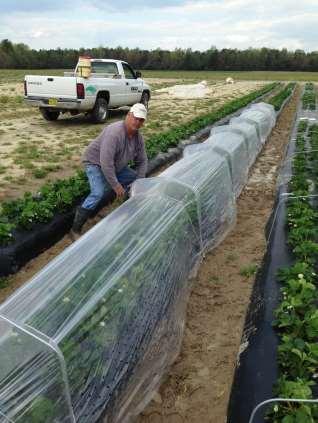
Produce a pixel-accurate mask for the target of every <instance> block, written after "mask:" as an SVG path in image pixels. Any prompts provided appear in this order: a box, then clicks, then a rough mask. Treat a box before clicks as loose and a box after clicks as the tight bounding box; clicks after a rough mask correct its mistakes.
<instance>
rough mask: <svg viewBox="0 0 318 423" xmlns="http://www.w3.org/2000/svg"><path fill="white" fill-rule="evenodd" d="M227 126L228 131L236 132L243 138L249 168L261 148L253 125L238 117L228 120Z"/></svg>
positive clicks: (261, 145)
mask: <svg viewBox="0 0 318 423" xmlns="http://www.w3.org/2000/svg"><path fill="white" fill-rule="evenodd" d="M228 126H229V129H230V130H233V131H235V132H238V133H239V134H241V135H242V136H244V139H245V142H246V145H247V150H248V156H249V167H251V166H252V165H253V163H254V162H255V160H256V158H257V156H258V154H259V152H260V151H261V149H262V147H263V144H262V142H261V140H260V138H259V136H258V133H257V130H256V126H255V124H252V123H249V122H247V121H246V120H244V119H241V118H240V117H234V118H232V119H231V120H230V123H229V125H228Z"/></svg>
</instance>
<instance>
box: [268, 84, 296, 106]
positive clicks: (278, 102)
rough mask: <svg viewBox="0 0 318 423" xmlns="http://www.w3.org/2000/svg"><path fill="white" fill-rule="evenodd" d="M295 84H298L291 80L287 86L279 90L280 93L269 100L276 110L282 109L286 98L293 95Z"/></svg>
mask: <svg viewBox="0 0 318 423" xmlns="http://www.w3.org/2000/svg"><path fill="white" fill-rule="evenodd" d="M295 86H296V83H295V82H290V83H289V84H287V85H286V87H284V88H283V89H282V90H281V91H279V93H278V94H276V95H275V96H274V97H272V98H271V99H270V100H269V101H268V103H269V104H272V105H273V106H274V108H275V110H276V111H278V110H280V109H281V107H282V104H283V103H284V101H285V100H286V98H288V97H289V96H290V95H291V93H292V92H293V89H294V88H295Z"/></svg>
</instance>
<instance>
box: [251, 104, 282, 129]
mask: <svg viewBox="0 0 318 423" xmlns="http://www.w3.org/2000/svg"><path fill="white" fill-rule="evenodd" d="M249 109H250V110H261V111H262V112H264V113H265V114H266V115H267V116H268V118H269V120H270V122H271V129H273V128H274V126H275V124H276V112H275V107H274V106H273V105H272V104H269V103H263V102H261V103H254V104H252V105H251V106H250V108H249Z"/></svg>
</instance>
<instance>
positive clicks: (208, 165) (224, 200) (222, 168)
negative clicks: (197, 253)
mask: <svg viewBox="0 0 318 423" xmlns="http://www.w3.org/2000/svg"><path fill="white" fill-rule="evenodd" d="M169 182H170V183H173V184H174V185H176V183H178V184H181V185H184V186H185V187H188V188H189V189H190V190H192V191H193V192H194V194H195V198H196V201H197V209H198V214H199V219H200V228H201V238H202V249H203V251H207V250H208V249H210V248H213V247H215V246H216V245H218V243H219V242H221V241H222V239H223V238H224V237H225V236H226V235H227V233H228V232H229V231H230V230H231V229H232V227H233V225H234V224H235V218H236V204H235V195H234V191H233V186H232V180H231V175H230V169H229V166H228V163H227V161H226V159H225V158H224V157H221V156H220V155H219V154H217V153H216V152H214V151H212V152H211V154H204V153H203V154H201V153H197V154H193V155H191V156H188V157H184V158H183V159H181V160H179V161H178V162H176V163H174V164H173V165H172V166H170V167H169V168H167V169H166V170H165V171H164V172H162V173H161V174H160V175H159V176H158V177H157V178H151V180H149V179H138V180H137V181H136V182H135V183H134V185H133V188H132V195H136V194H137V193H147V192H148V193H151V194H152V195H153V193H154V191H155V192H158V193H160V192H162V191H163V192H166V190H167V186H168V185H169ZM171 191H172V189H171V188H170V195H172V196H174V194H173V193H172V192H171Z"/></svg>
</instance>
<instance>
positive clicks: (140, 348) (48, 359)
mask: <svg viewBox="0 0 318 423" xmlns="http://www.w3.org/2000/svg"><path fill="white" fill-rule="evenodd" d="M189 213H191V205H190V206H189V204H186V203H184V202H182V201H176V200H175V199H171V198H169V197H164V196H161V195H159V194H158V195H157V196H155V197H152V196H149V197H141V196H137V197H135V198H132V199H130V200H129V201H127V202H126V203H124V204H123V205H122V206H121V207H119V208H118V209H117V210H115V211H114V212H113V213H111V214H110V215H109V216H107V217H106V218H105V219H104V220H103V221H101V222H100V223H99V224H98V225H96V226H95V227H94V228H93V229H91V230H90V231H89V232H88V233H87V234H85V235H84V236H83V237H82V238H80V240H79V241H77V242H76V243H74V244H73V245H71V246H70V247H69V248H68V249H66V250H65V251H64V252H63V253H62V254H61V255H59V256H58V257H57V258H55V259H54V260H53V261H52V262H51V263H49V264H48V265H47V266H46V267H45V268H44V269H43V270H42V271H41V272H39V273H38V274H37V275H36V276H35V277H34V278H33V279H32V280H31V281H30V282H29V283H27V284H26V285H25V286H24V287H22V288H21V289H20V290H19V291H17V292H16V293H15V294H14V295H13V296H11V297H10V298H9V299H8V300H7V301H6V302H5V303H4V304H2V305H1V307H0V349H1V361H0V416H1V417H0V421H1V422H4V421H5V422H7V421H9V422H21V423H22V422H26V423H40V422H43V423H44V422H45V423H56V422H58V423H69V422H80V423H93V422H96V421H97V420H98V419H100V418H102V417H103V418H105V419H106V420H107V422H125V421H129V419H130V417H131V416H132V415H135V414H138V413H139V412H140V411H141V409H142V408H143V407H144V406H145V401H146V402H147V399H149V396H150V395H151V394H153V392H154V390H156V389H157V388H158V386H159V381H160V377H161V376H162V374H163V373H165V372H166V371H167V367H168V366H169V365H170V364H171V362H172V361H173V360H174V358H175V356H176V354H178V351H179V346H180V342H181V338H182V330H183V326H184V312H185V307H186V303H187V298H188V294H189V282H188V276H189V274H190V273H191V270H192V268H193V267H194V266H195V264H196V260H197V257H198V254H199V253H200V249H201V244H200V237H199V234H198V231H197V228H194V226H193V224H192V222H191V217H190V215H189ZM194 215H196V209H194ZM194 219H195V217H194Z"/></svg>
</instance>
